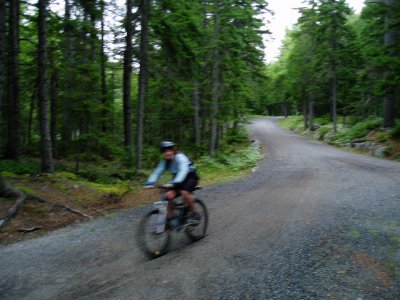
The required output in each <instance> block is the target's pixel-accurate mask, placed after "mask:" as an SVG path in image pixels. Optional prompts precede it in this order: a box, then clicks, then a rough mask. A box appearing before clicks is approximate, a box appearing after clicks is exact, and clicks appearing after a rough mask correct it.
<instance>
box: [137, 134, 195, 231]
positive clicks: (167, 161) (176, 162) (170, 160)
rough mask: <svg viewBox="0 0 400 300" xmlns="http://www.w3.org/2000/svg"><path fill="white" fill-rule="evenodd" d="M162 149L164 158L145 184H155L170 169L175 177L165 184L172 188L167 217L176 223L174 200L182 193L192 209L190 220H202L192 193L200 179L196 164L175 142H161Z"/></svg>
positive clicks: (168, 193) (169, 194)
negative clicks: (179, 149) (178, 148)
mask: <svg viewBox="0 0 400 300" xmlns="http://www.w3.org/2000/svg"><path fill="white" fill-rule="evenodd" d="M160 150H161V152H162V155H163V158H164V159H163V160H161V162H160V163H159V164H158V166H157V167H156V168H155V170H154V171H153V173H152V174H151V175H150V177H149V178H148V179H147V181H146V182H145V186H153V185H154V184H155V183H156V182H157V181H158V180H159V179H160V177H161V175H162V174H163V173H164V171H166V170H168V171H170V172H171V173H172V174H173V176H174V177H173V179H172V181H170V182H169V184H167V185H165V186H166V187H168V188H170V190H169V191H168V192H167V193H166V195H165V196H166V198H167V200H168V208H167V219H168V220H169V221H172V222H171V223H172V224H173V223H174V222H173V219H174V215H173V204H172V202H173V200H174V199H175V198H176V197H178V196H180V195H182V197H183V199H184V200H185V202H186V203H187V205H188V207H189V209H190V211H191V213H190V214H189V216H188V221H189V222H198V221H200V216H199V215H198V214H197V212H196V210H195V205H194V202H195V201H194V198H193V195H192V194H191V193H192V192H193V191H194V190H195V188H196V186H197V183H198V181H199V176H198V175H197V173H196V168H195V166H194V164H193V163H192V162H191V160H190V159H189V158H188V157H187V156H186V155H185V154H183V153H182V152H180V151H178V150H177V148H176V146H175V144H174V143H173V142H169V141H164V142H161V143H160Z"/></svg>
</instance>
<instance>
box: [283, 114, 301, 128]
mask: <svg viewBox="0 0 400 300" xmlns="http://www.w3.org/2000/svg"><path fill="white" fill-rule="evenodd" d="M279 124H280V125H281V126H282V127H283V128H286V129H289V130H293V131H297V129H298V128H300V127H301V128H302V127H303V117H302V116H290V117H287V118H285V119H281V120H279Z"/></svg>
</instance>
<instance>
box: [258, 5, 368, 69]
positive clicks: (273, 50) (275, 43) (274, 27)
mask: <svg viewBox="0 0 400 300" xmlns="http://www.w3.org/2000/svg"><path fill="white" fill-rule="evenodd" d="M303 2H304V0H289V1H282V0H270V1H269V8H270V9H271V10H272V11H274V13H275V14H274V16H273V17H272V19H271V16H269V15H268V16H267V18H266V19H268V20H271V21H270V22H271V23H270V25H269V26H268V28H269V30H270V31H271V32H272V36H269V37H268V38H267V39H266V41H265V47H266V49H265V53H266V54H265V60H266V61H267V62H271V61H273V60H275V59H276V57H277V56H278V55H279V53H280V50H279V48H280V47H281V45H282V40H283V38H284V37H285V30H286V28H289V29H290V28H291V26H292V25H293V24H294V23H296V21H297V18H298V17H299V13H298V11H297V10H296V8H298V7H302V6H304V4H303ZM346 2H347V3H349V4H350V6H351V7H352V8H353V9H354V10H355V11H356V12H357V13H360V12H361V9H362V7H363V6H364V0H347V1H346Z"/></svg>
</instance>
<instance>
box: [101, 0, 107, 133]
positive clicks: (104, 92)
mask: <svg viewBox="0 0 400 300" xmlns="http://www.w3.org/2000/svg"><path fill="white" fill-rule="evenodd" d="M100 5H101V46H100V76H101V106H102V109H101V111H102V114H101V119H102V120H101V130H102V131H103V132H106V131H107V114H108V106H107V81H106V54H105V53H104V46H105V45H104V34H105V32H104V6H105V4H104V1H103V0H102V1H101V2H100Z"/></svg>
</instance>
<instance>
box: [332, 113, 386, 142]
mask: <svg viewBox="0 0 400 300" xmlns="http://www.w3.org/2000/svg"><path fill="white" fill-rule="evenodd" d="M382 123H383V119H382V118H378V117H372V118H369V119H367V120H365V121H362V122H359V123H357V124H355V125H354V126H353V127H351V128H350V129H349V130H347V131H345V132H341V133H338V134H337V136H336V139H337V140H338V141H339V142H351V141H353V140H355V139H358V138H362V137H365V136H366V135H368V133H369V132H370V131H371V130H373V129H377V128H379V127H381V126H382Z"/></svg>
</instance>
